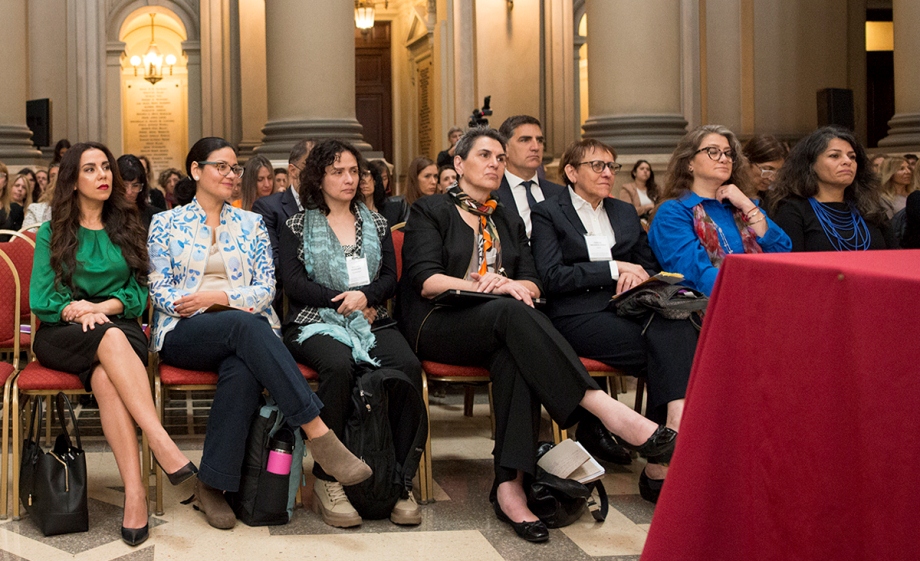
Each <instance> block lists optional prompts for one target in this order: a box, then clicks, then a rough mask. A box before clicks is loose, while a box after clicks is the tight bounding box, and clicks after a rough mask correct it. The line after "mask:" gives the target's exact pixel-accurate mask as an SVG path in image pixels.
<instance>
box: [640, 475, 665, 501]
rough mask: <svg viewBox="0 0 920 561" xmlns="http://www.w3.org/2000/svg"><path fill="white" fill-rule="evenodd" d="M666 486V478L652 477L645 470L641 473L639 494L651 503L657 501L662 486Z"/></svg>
mask: <svg viewBox="0 0 920 561" xmlns="http://www.w3.org/2000/svg"><path fill="white" fill-rule="evenodd" d="M662 486H664V479H652V478H651V477H649V476H648V475H646V473H645V470H644V469H643V470H642V473H641V474H640V475H639V494H640V495H642V498H643V499H645V500H647V501H648V502H650V503H657V502H658V496H659V495H661V487H662Z"/></svg>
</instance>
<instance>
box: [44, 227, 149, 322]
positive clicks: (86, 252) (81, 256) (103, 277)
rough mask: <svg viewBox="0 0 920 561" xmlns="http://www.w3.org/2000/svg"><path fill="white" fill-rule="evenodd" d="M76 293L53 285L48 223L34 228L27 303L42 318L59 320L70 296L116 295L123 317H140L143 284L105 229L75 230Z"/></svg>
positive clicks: (144, 295)
mask: <svg viewBox="0 0 920 561" xmlns="http://www.w3.org/2000/svg"><path fill="white" fill-rule="evenodd" d="M73 284H74V286H75V287H76V295H73V294H71V291H70V289H69V288H66V287H56V286H55V283H54V271H52V270H51V223H50V222H45V223H44V224H42V226H41V228H39V229H38V234H37V238H36V243H35V262H34V264H33V266H32V281H31V286H30V287H29V304H30V305H31V307H32V311H33V312H34V313H35V315H36V316H38V318H39V319H40V320H42V321H43V322H47V323H56V322H60V321H61V311H62V310H63V309H64V308H65V307H66V306H67V305H68V304H70V302H72V301H73V300H91V301H95V302H101V301H102V300H108V299H110V298H118V299H119V300H121V302H122V303H123V304H124V306H125V309H124V311H123V312H122V313H121V314H120V315H121V317H125V318H136V317H140V316H141V315H143V313H144V309H145V308H146V307H147V287H146V286H141V285H140V284H138V282H137V279H135V278H134V275H133V274H131V271H130V269H129V268H128V263H127V262H125V258H124V257H123V256H122V254H121V249H119V247H118V246H116V245H115V244H113V243H112V240H110V239H109V235H108V234H107V233H106V232H105V230H87V229H86V228H83V227H81V228H80V230H79V231H78V232H77V270H76V271H75V272H74V275H73Z"/></svg>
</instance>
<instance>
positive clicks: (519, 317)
mask: <svg viewBox="0 0 920 561" xmlns="http://www.w3.org/2000/svg"><path fill="white" fill-rule="evenodd" d="M418 351H419V356H420V357H422V358H423V359H425V360H434V361H437V362H444V363H448V364H457V365H461V366H481V367H485V368H488V369H489V373H490V374H491V377H492V398H493V402H494V407H495V412H494V414H495V448H494V450H493V452H492V453H493V455H494V457H495V474H496V483H501V482H503V481H508V480H511V479H514V478H515V477H516V475H517V471H518V470H520V471H523V472H525V473H527V474H531V475H533V473H534V469H535V467H536V448H537V437H538V435H539V428H540V405H541V404H542V405H543V406H544V407H546V410H547V411H549V414H550V416H551V417H552V418H553V419H554V420H556V422H558V423H559V425H560V426H562V427H570V426H572V425H573V424H575V423H576V422H577V421H578V420H579V419H580V418H581V416H582V415H583V414H584V410H583V409H581V407H580V406H579V403H580V402H581V400H582V399H583V398H584V396H585V392H586V391H587V390H589V389H592V390H597V389H600V388H599V386H598V385H597V383H596V382H595V381H594V380H592V379H591V377H590V376H589V375H588V372H587V371H586V370H585V368H584V366H582V364H581V361H579V360H578V355H576V354H575V351H573V350H572V347H571V346H569V344H568V343H567V342H566V340H565V339H564V338H563V337H562V335H560V334H559V332H558V331H556V328H554V327H553V324H552V322H550V320H549V318H547V317H546V316H545V315H544V314H543V313H542V312H539V311H537V310H534V309H533V308H530V307H529V306H527V305H525V304H523V303H521V302H519V301H517V300H514V299H511V298H500V299H496V300H491V301H488V302H486V303H484V304H478V305H476V306H472V307H441V308H436V309H435V310H434V311H433V312H432V313H431V315H429V316H428V319H427V320H426V321H425V323H424V324H423V325H422V328H421V332H420V334H419V342H418Z"/></svg>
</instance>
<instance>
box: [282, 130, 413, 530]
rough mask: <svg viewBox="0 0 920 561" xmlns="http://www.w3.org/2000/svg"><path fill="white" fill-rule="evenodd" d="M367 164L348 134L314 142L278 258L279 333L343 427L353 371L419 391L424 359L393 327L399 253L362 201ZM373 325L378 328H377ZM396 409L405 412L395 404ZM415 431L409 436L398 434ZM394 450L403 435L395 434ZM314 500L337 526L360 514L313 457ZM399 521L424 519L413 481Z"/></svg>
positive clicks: (334, 425)
mask: <svg viewBox="0 0 920 561" xmlns="http://www.w3.org/2000/svg"><path fill="white" fill-rule="evenodd" d="M366 171H367V166H366V163H365V162H364V160H363V159H362V158H361V154H360V153H359V152H358V150H357V149H355V148H354V147H353V146H351V145H350V144H348V143H345V142H340V141H338V140H327V141H324V142H320V143H319V144H317V145H316V146H315V147H314V148H313V150H312V151H311V152H310V155H309V156H308V157H307V160H306V162H304V167H303V170H302V171H301V176H300V193H299V194H300V200H301V202H302V204H303V206H304V210H303V211H302V212H299V213H297V214H295V215H294V216H292V217H291V218H290V219H288V221H287V222H286V223H285V228H283V229H282V232H281V237H280V243H279V249H280V254H279V262H278V267H279V270H280V274H281V275H282V284H283V285H284V291H285V294H286V295H287V297H288V304H289V306H288V312H287V316H286V317H285V322H284V326H283V328H282V333H283V337H284V343H285V345H287V348H288V349H289V350H290V351H291V354H292V355H294V358H295V359H297V361H298V362H300V363H302V364H305V365H307V366H309V367H311V368H313V369H315V370H316V371H317V373H318V374H319V390H318V391H317V395H318V396H319V397H320V399H321V400H322V401H323V404H324V405H325V406H324V407H323V410H322V413H321V417H322V419H323V421H325V423H326V424H327V425H328V426H329V427H330V429H332V430H333V431H335V432H336V433H338V434H342V432H343V431H344V430H345V424H346V422H347V419H348V417H349V416H350V413H351V410H352V406H351V395H352V389H353V388H354V384H355V375H356V373H360V372H361V371H362V370H365V369H374V368H378V367H383V368H393V369H396V370H400V371H402V372H404V373H405V374H406V375H407V376H408V377H409V379H411V380H412V381H413V383H415V384H416V386H417V387H418V389H419V391H421V386H422V382H421V365H420V364H419V361H418V359H417V358H416V357H415V355H414V354H413V353H412V350H411V349H410V348H409V345H408V343H407V342H406V340H405V339H404V338H403V336H402V334H400V332H399V331H398V330H397V329H395V327H393V326H389V327H385V326H386V325H387V324H392V323H393V322H392V320H391V319H390V317H389V315H388V314H387V310H386V307H385V303H386V301H387V299H389V298H390V297H392V296H393V294H394V293H395V292H396V280H397V279H396V254H395V252H394V250H393V240H392V238H391V237H390V229H389V226H388V225H387V221H386V219H385V218H384V217H383V216H381V215H380V214H378V213H376V212H372V211H370V210H369V209H368V208H367V207H366V206H365V205H364V203H363V202H362V200H363V195H362V194H361V189H360V188H359V183H360V179H361V174H362V173H366ZM372 326H373V328H374V331H373V332H372V331H371V329H372ZM390 410H391V411H395V412H397V413H398V412H399V411H400V407H399V406H398V404H393V403H391V404H390ZM401 437H404V438H409V439H411V437H412V435H394V438H395V439H396V440H397V441H398V440H400V438H401ZM395 444H396V447H397V449H399V448H400V443H399V442H396V443H395ZM313 473H314V475H315V476H316V481H315V482H314V484H313V492H314V501H313V506H314V509H315V510H317V511H318V512H319V514H321V515H322V517H323V520H324V521H325V522H326V523H327V524H329V525H330V526H337V527H340V528H347V527H351V526H357V525H358V524H360V523H361V516H360V515H359V514H358V512H357V511H356V510H355V509H354V507H352V506H351V504H350V503H349V501H348V498H347V497H346V496H345V492H344V490H343V489H342V484H341V483H339V482H338V481H336V480H335V478H333V477H332V476H330V475H329V474H327V473H326V471H324V470H323V467H322V466H321V465H320V464H318V463H317V464H314V468H313ZM390 520H392V521H393V522H394V523H396V524H419V523H421V513H420V512H419V508H418V505H417V504H416V503H415V500H414V499H413V498H412V493H411V490H407V491H406V493H405V494H404V495H403V499H402V500H400V501H399V502H398V503H397V504H396V506H395V507H394V509H393V512H392V514H391V515H390Z"/></svg>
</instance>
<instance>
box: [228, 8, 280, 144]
mask: <svg viewBox="0 0 920 561" xmlns="http://www.w3.org/2000/svg"><path fill="white" fill-rule="evenodd" d="M239 3H240V22H244V23H242V24H241V25H240V90H241V91H240V96H241V98H242V99H241V104H240V105H241V113H242V123H241V128H242V133H243V140H242V143H243V144H244V145H248V146H252V145H256V144H258V143H259V142H260V141H261V140H262V127H263V126H264V125H265V121H267V120H268V90H267V89H266V87H265V85H266V81H267V76H266V69H265V63H266V61H265V34H266V33H267V32H271V33H276V31H274V30H266V29H265V0H239ZM292 62H293V61H292Z"/></svg>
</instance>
